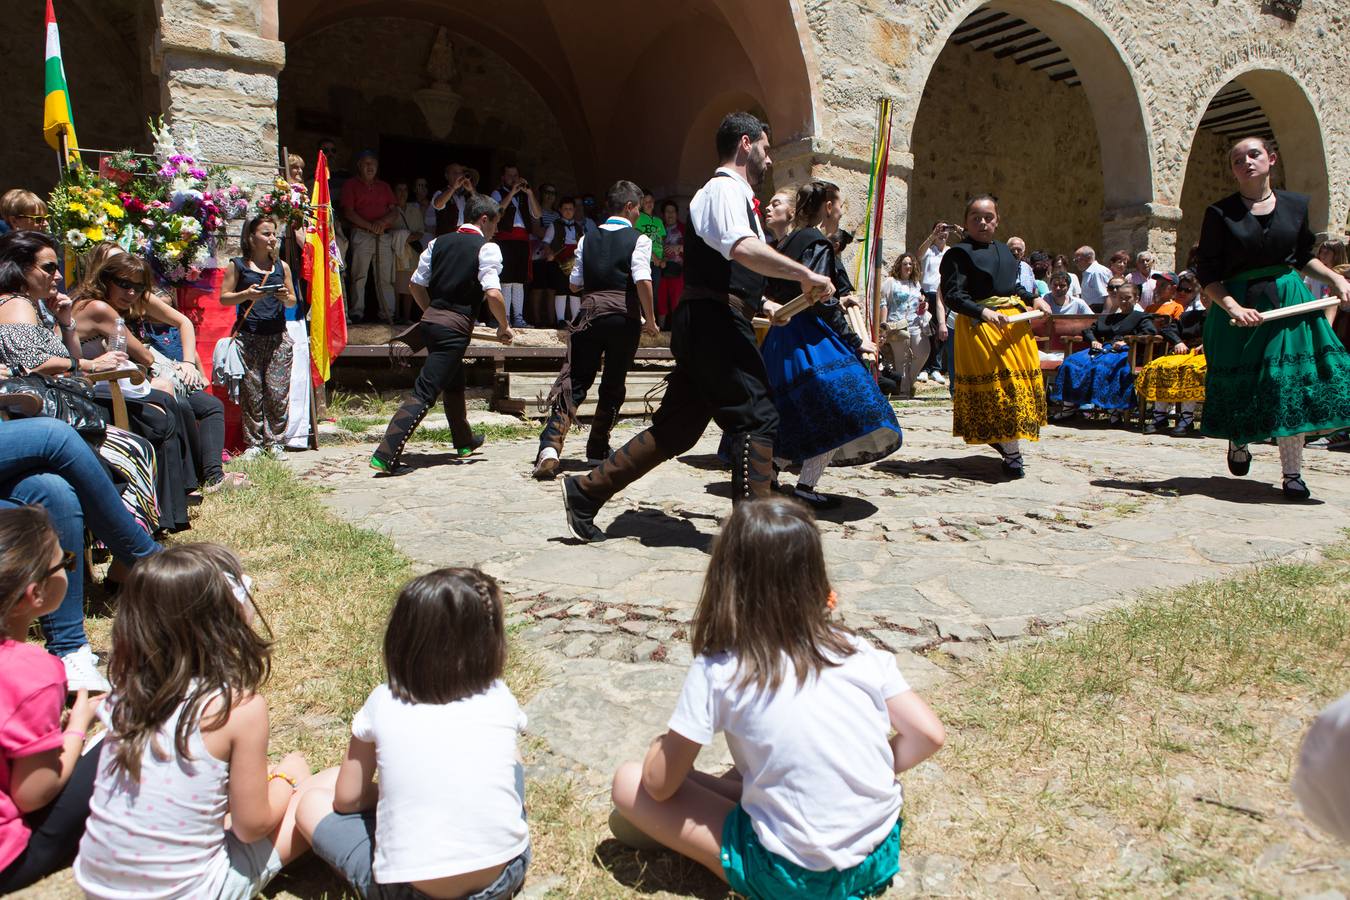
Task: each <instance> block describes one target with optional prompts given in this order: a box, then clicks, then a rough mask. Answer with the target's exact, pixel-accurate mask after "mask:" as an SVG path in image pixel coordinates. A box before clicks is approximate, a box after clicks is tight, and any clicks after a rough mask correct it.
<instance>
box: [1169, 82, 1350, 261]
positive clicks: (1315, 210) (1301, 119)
mask: <svg viewBox="0 0 1350 900" xmlns="http://www.w3.org/2000/svg"><path fill="white" fill-rule="evenodd" d="M1266 65H1269V61H1267V62H1266ZM1322 134H1323V129H1322V123H1321V120H1320V117H1319V116H1318V113H1317V109H1316V107H1314V105H1313V103H1312V100H1311V98H1309V96H1308V94H1307V92H1306V91H1305V90H1304V88H1303V86H1302V85H1301V84H1300V83H1299V81H1298V80H1297V79H1295V78H1294V77H1293V76H1291V75H1290V74H1288V73H1287V72H1284V71H1281V70H1279V69H1274V68H1251V69H1247V70H1243V71H1238V72H1234V73H1230V74H1229V76H1228V78H1227V79H1226V80H1225V81H1224V83H1223V84H1222V86H1221V87H1220V88H1219V89H1218V90H1216V91H1215V92H1214V93H1213V95H1212V96H1211V97H1210V98H1209V99H1208V102H1207V103H1206V105H1205V107H1204V108H1203V110H1202V112H1201V114H1200V116H1199V118H1197V119H1196V121H1195V122H1194V127H1193V129H1192V137H1191V141H1190V143H1189V145H1188V148H1187V153H1186V158H1185V161H1184V162H1185V169H1184V171H1185V173H1186V175H1185V179H1184V181H1183V183H1182V190H1181V208H1182V211H1183V216H1182V220H1181V225H1180V228H1179V230H1178V247H1179V248H1181V249H1182V251H1183V253H1182V254H1181V255H1182V256H1183V258H1184V251H1185V250H1186V249H1187V248H1189V247H1190V246H1191V245H1192V244H1193V243H1194V242H1195V241H1197V240H1199V236H1200V222H1201V220H1202V219H1203V218H1204V212H1205V207H1207V206H1208V205H1209V204H1211V203H1213V202H1214V201H1216V200H1218V199H1220V198H1222V197H1224V196H1227V195H1228V194H1231V193H1232V192H1233V191H1234V190H1235V186H1234V182H1233V177H1232V175H1231V174H1230V173H1229V170H1228V155H1227V151H1228V149H1229V147H1230V146H1231V144H1232V143H1233V141H1234V140H1237V139H1240V138H1243V137H1247V136H1249V135H1253V136H1256V137H1266V138H1270V139H1272V140H1273V141H1274V142H1275V144H1276V146H1277V148H1278V155H1279V163H1278V165H1277V167H1276V171H1275V175H1274V179H1273V180H1274V182H1275V186H1276V187H1282V188H1287V189H1288V190H1291V191H1299V192H1300V193H1304V194H1307V195H1308V196H1309V198H1310V199H1309V206H1308V214H1309V219H1310V224H1311V226H1312V229H1313V231H1315V232H1328V231H1339V230H1340V228H1339V227H1338V226H1339V223H1333V222H1331V221H1330V210H1331V190H1330V188H1331V179H1330V176H1329V173H1328V166H1327V154H1326V146H1325V143H1324V141H1323V137H1322Z"/></svg>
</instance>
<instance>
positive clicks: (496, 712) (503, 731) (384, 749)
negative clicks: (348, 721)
mask: <svg viewBox="0 0 1350 900" xmlns="http://www.w3.org/2000/svg"><path fill="white" fill-rule="evenodd" d="M524 728H525V713H523V712H522V711H521V709H520V706H519V704H517V703H516V698H515V697H514V696H512V694H511V690H510V688H508V687H507V686H506V684H505V683H504V682H502V681H494V682H493V683H492V686H491V687H489V688H488V689H487V690H486V691H484V692H483V693H481V694H475V695H474V696H472V697H466V698H464V699H463V700H456V701H455V702H454V703H442V704H437V703H404V702H403V701H402V700H398V699H397V698H395V697H394V695H393V694H392V693H391V692H390V690H389V685H387V684H382V685H380V686H379V687H377V688H375V690H374V691H372V692H371V694H370V697H369V698H368V699H367V700H366V705H365V706H363V707H361V711H360V712H358V713H357V714H356V717H355V718H354V719H352V737H354V738H356V739H357V740H358V741H365V742H367V743H371V744H374V745H375V765H376V769H377V770H378V772H379V790H380V797H379V800H378V801H377V806H376V809H375V859H374V863H373V869H374V873H375V880H376V881H377V882H379V883H380V884H398V883H401V882H405V881H423V880H426V879H431V878H445V877H447V876H450V875H460V874H463V873H465V872H473V871H476V870H478V869H486V868H487V867H489V866H496V865H500V864H502V863H504V862H509V861H510V860H512V859H515V858H516V857H517V856H519V855H520V854H521V853H523V852H524V851H525V848H526V847H527V846H529V843H530V832H529V828H528V827H527V826H526V824H525V770H524V767H523V766H522V765H521V762H520V754H519V752H518V750H517V748H516V738H517V736H518V735H519V733H520V732H521V731H522V730H524Z"/></svg>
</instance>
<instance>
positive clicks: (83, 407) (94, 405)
mask: <svg viewBox="0 0 1350 900" xmlns="http://www.w3.org/2000/svg"><path fill="white" fill-rule="evenodd" d="M0 394H34V395H36V396H37V397H38V398H39V399H41V401H42V411H41V412H40V413H38V416H40V417H43V418H47V419H60V420H61V421H62V422H65V423H66V424H67V425H69V426H71V427H72V428H74V429H75V430H76V431H78V432H79V433H80V435H81V436H82V437H102V436H103V434H104V433H105V432H106V431H107V430H108V413H107V411H106V410H104V408H103V407H102V406H99V404H98V402H97V401H96V400H95V399H94V389H93V387H91V386H90V384H89V382H87V381H85V380H84V379H82V378H72V377H70V376H66V375H58V376H55V377H53V376H49V375H17V376H15V377H13V378H7V379H5V380H3V381H0Z"/></svg>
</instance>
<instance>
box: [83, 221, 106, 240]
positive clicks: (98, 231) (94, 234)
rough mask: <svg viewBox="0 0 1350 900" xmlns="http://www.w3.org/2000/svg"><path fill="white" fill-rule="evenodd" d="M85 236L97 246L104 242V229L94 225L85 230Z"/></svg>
mask: <svg viewBox="0 0 1350 900" xmlns="http://www.w3.org/2000/svg"><path fill="white" fill-rule="evenodd" d="M84 236H85V237H87V238H89V240H91V241H93V242H94V243H96V244H97V243H98V242H99V241H101V240H103V229H102V228H99V227H98V226H97V225H94V226H92V227H90V228H86V229H85V230H84Z"/></svg>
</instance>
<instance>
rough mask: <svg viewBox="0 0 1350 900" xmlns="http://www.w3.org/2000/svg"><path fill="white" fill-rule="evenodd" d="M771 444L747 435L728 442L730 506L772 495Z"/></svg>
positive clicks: (738, 435) (763, 439)
mask: <svg viewBox="0 0 1350 900" xmlns="http://www.w3.org/2000/svg"><path fill="white" fill-rule="evenodd" d="M773 480H774V470H773V441H770V440H768V439H766V438H762V437H756V436H755V435H749V434H737V435H733V436H732V438H731V502H732V503H740V502H741V501H742V500H755V499H758V498H761V497H768V496H769V495H770V494H772V493H773Z"/></svg>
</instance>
